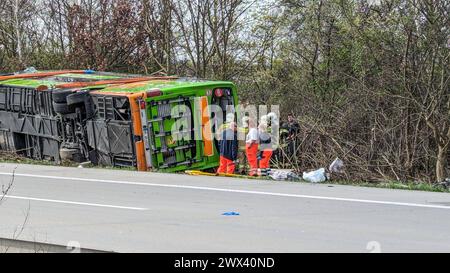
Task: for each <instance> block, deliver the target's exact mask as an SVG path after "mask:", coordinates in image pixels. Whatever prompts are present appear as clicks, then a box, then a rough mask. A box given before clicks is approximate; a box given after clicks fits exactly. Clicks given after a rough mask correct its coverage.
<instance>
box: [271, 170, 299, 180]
mask: <svg viewBox="0 0 450 273" xmlns="http://www.w3.org/2000/svg"><path fill="white" fill-rule="evenodd" d="M269 176H270V177H271V178H272V179H274V180H278V181H299V180H300V177H299V176H298V175H297V174H296V173H294V172H293V171H291V170H272V171H270V172H269Z"/></svg>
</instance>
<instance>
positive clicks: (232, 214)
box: [222, 211, 241, 216]
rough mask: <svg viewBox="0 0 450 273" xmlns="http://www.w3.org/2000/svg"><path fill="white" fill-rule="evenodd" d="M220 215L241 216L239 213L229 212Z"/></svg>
mask: <svg viewBox="0 0 450 273" xmlns="http://www.w3.org/2000/svg"><path fill="white" fill-rule="evenodd" d="M222 215H223V216H239V215H241V214H240V213H239V212H234V211H230V212H225V213H222Z"/></svg>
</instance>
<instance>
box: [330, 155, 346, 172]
mask: <svg viewBox="0 0 450 273" xmlns="http://www.w3.org/2000/svg"><path fill="white" fill-rule="evenodd" d="M344 168H345V166H344V162H343V161H342V160H341V159H340V158H339V157H337V158H336V159H335V160H334V161H333V163H331V165H330V167H329V170H330V173H335V174H342V173H344Z"/></svg>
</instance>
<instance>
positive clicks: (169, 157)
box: [147, 96, 203, 171]
mask: <svg viewBox="0 0 450 273" xmlns="http://www.w3.org/2000/svg"><path fill="white" fill-rule="evenodd" d="M194 98H195V97H183V96H180V97H176V98H171V99H166V100H152V99H150V100H148V101H147V109H148V111H149V115H148V116H149V118H148V123H147V124H148V126H147V128H148V132H149V142H150V147H151V151H152V165H153V168H156V169H162V170H168V171H171V170H174V171H175V170H181V169H187V168H189V167H190V166H191V165H192V164H195V163H197V162H201V161H202V160H203V158H202V155H201V153H200V152H199V150H198V149H199V147H200V145H197V144H198V143H197V142H198V140H196V132H195V126H194V111H193V110H194V109H193V107H194V106H193V105H194Z"/></svg>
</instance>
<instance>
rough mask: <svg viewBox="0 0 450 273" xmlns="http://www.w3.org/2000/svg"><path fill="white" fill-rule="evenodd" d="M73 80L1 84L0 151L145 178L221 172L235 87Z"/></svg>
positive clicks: (66, 76) (91, 75)
mask: <svg viewBox="0 0 450 273" xmlns="http://www.w3.org/2000/svg"><path fill="white" fill-rule="evenodd" d="M69 72H70V73H66V72H64V71H61V72H50V73H35V74H33V75H14V76H6V79H5V77H0V150H5V151H10V152H16V153H19V154H21V155H23V156H26V157H29V158H33V159H38V160H41V159H46V160H52V161H55V162H58V163H59V162H61V161H62V160H73V161H77V162H83V161H91V162H92V163H93V164H98V165H107V166H119V167H120V166H122V167H135V168H137V169H138V170H141V171H146V170H161V171H169V172H175V171H182V170H187V169H210V168H214V167H216V166H218V161H219V155H218V146H217V145H218V143H217V141H216V140H215V138H214V134H215V132H216V131H217V130H218V127H219V126H220V125H219V124H218V123H217V121H219V122H220V118H219V119H217V115H219V116H222V117H223V116H225V114H226V111H233V107H234V106H235V105H237V90H236V87H235V85H234V84H233V83H231V82H221V81H205V80H197V79H189V78H178V77H145V76H133V75H123V74H113V73H97V72H92V71H69ZM8 77H9V78H8ZM2 79H3V80H2ZM212 106H215V107H216V108H218V109H221V110H220V111H219V112H218V111H211V107H212ZM230 109H231V110H230ZM221 111H222V113H220V112H221Z"/></svg>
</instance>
